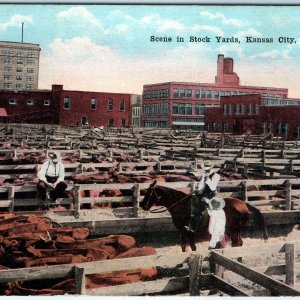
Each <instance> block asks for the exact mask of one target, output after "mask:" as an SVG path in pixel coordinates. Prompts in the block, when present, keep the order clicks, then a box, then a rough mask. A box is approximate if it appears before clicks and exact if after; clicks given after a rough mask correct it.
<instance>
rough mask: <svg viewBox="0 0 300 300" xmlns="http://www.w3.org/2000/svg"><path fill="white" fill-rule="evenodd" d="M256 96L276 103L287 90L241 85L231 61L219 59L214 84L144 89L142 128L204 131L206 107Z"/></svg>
mask: <svg viewBox="0 0 300 300" xmlns="http://www.w3.org/2000/svg"><path fill="white" fill-rule="evenodd" d="M253 93H257V94H260V95H262V96H264V97H267V98H270V99H272V100H273V99H276V100H282V99H286V98H287V96H288V90H287V89H283V88H269V87H259V86H244V85H240V79H239V77H238V75H237V74H236V73H235V72H234V62H233V59H232V58H224V55H222V54H220V55H218V61H217V75H216V76H215V83H192V82H165V83H157V84H147V85H144V87H143V112H142V126H144V127H173V128H178V129H190V128H192V129H200V130H203V129H204V115H205V111H206V108H207V107H213V106H219V105H220V98H221V97H222V96H231V95H244V94H253Z"/></svg>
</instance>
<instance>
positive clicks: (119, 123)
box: [0, 85, 137, 127]
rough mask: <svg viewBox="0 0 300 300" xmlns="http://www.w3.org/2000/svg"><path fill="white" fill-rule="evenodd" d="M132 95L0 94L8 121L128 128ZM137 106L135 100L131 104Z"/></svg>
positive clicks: (57, 91)
mask: <svg viewBox="0 0 300 300" xmlns="http://www.w3.org/2000/svg"><path fill="white" fill-rule="evenodd" d="M133 99H136V97H135V96H134V95H133V94H122V93H104V92H87V91H72V90H64V89H63V86H62V85H52V90H36V91H8V90H1V91H0V107H1V108H4V109H5V110H6V112H7V115H8V121H9V122H24V123H44V124H60V125H69V126H74V125H81V124H84V125H86V124H88V125H91V126H104V127H130V126H131V120H132V116H131V115H132V113H131V107H132V103H131V102H132V101H135V100H133ZM134 103H135V106H136V105H137V103H136V101H135V102H134Z"/></svg>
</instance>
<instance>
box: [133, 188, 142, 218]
mask: <svg viewBox="0 0 300 300" xmlns="http://www.w3.org/2000/svg"><path fill="white" fill-rule="evenodd" d="M140 194H141V188H140V184H139V183H136V184H135V186H134V193H133V217H134V218H138V217H139V196H140Z"/></svg>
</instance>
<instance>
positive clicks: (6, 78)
mask: <svg viewBox="0 0 300 300" xmlns="http://www.w3.org/2000/svg"><path fill="white" fill-rule="evenodd" d="M4 80H12V75H6V74H5V75H4Z"/></svg>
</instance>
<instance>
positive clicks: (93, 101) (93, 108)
mask: <svg viewBox="0 0 300 300" xmlns="http://www.w3.org/2000/svg"><path fill="white" fill-rule="evenodd" d="M91 109H92V110H96V109H97V99H95V98H92V99H91Z"/></svg>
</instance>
